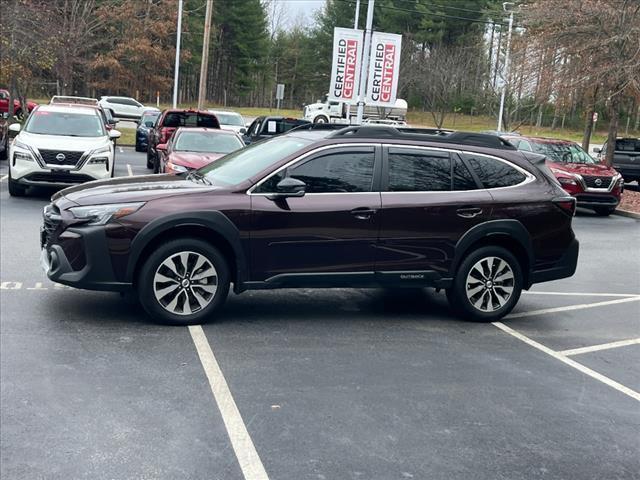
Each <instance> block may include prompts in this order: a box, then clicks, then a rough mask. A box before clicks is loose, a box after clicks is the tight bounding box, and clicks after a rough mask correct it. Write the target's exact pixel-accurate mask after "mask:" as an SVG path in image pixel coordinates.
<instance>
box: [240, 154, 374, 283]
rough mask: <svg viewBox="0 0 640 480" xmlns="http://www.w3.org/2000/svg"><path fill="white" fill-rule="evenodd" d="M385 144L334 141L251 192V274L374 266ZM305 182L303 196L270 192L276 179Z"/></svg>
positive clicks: (333, 274) (364, 270) (335, 272)
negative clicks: (273, 195)
mask: <svg viewBox="0 0 640 480" xmlns="http://www.w3.org/2000/svg"><path fill="white" fill-rule="evenodd" d="M379 170H380V147H379V146H376V145H373V144H358V145H353V146H348V147H346V146H334V147H333V146H332V147H328V148H327V147H324V148H321V149H319V150H316V151H315V152H314V153H311V154H305V155H304V156H303V157H302V158H300V160H298V161H297V162H294V163H292V164H290V166H289V167H287V168H284V169H281V170H280V171H279V172H277V173H275V174H273V175H272V176H270V177H268V178H267V179H265V180H264V181H263V182H262V183H259V184H258V186H257V187H256V188H255V189H254V190H253V192H252V193H251V205H252V216H253V222H252V223H253V228H252V232H251V258H252V269H251V270H252V280H256V281H263V280H266V279H269V278H272V277H275V276H277V275H283V274H288V275H295V276H296V277H297V279H298V280H301V278H302V277H303V276H306V278H310V279H317V278H320V277H321V276H324V278H327V277H328V276H329V277H330V278H329V279H330V280H335V279H336V278H337V277H338V276H339V274H363V275H367V274H368V275H371V276H372V274H373V266H374V256H375V246H376V242H377V238H378V229H379V210H380V206H381V204H380V192H379V191H378V184H379ZM285 177H293V178H297V179H299V180H302V181H304V182H305V183H306V185H307V189H306V192H307V193H306V194H305V195H304V196H303V197H290V198H287V199H279V200H271V199H269V193H273V192H275V191H276V185H277V183H278V182H279V181H280V180H282V179H284V178H285Z"/></svg>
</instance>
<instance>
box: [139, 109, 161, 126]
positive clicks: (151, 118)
mask: <svg viewBox="0 0 640 480" xmlns="http://www.w3.org/2000/svg"><path fill="white" fill-rule="evenodd" d="M159 116H160V112H156V113H145V114H144V115H142V118H141V119H140V123H141V124H142V125H146V122H153V123H156V120H157V119H158V117H159Z"/></svg>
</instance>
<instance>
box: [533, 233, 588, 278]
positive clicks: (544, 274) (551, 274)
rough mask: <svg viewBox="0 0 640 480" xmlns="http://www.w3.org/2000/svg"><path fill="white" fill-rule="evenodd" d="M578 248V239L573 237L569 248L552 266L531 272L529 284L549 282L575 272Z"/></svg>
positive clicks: (569, 275)
mask: <svg viewBox="0 0 640 480" xmlns="http://www.w3.org/2000/svg"><path fill="white" fill-rule="evenodd" d="M579 250H580V243H579V242H578V239H576V238H574V239H573V240H572V241H571V243H570V244H569V248H568V249H567V251H566V252H565V254H564V255H563V256H562V257H561V258H560V260H559V261H558V262H557V263H556V264H555V265H554V266H553V267H551V268H546V269H544V270H537V271H533V272H531V275H530V277H529V283H530V285H529V286H531V284H534V283H542V282H550V281H551V280H558V279H560V278H567V277H571V276H572V275H573V274H574V273H576V268H577V266H578V252H579Z"/></svg>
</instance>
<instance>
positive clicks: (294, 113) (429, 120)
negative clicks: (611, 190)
mask: <svg viewBox="0 0 640 480" xmlns="http://www.w3.org/2000/svg"><path fill="white" fill-rule="evenodd" d="M34 101H36V102H38V103H48V102H49V100H48V99H36V100H34ZM170 107H171V104H169V103H161V104H160V107H159V108H160V109H161V110H163V109H165V108H170ZM196 107H197V103H195V102H194V103H182V104H179V105H178V108H196ZM204 108H205V109H207V108H211V109H220V110H235V111H237V112H239V113H240V114H241V115H243V116H246V117H258V116H260V115H282V116H285V117H295V118H298V117H301V116H302V110H292V109H280V110H276V109H275V108H256V107H223V106H220V105H217V104H214V103H205V107H204ZM407 122H408V123H409V124H410V125H411V126H414V127H427V126H434V122H433V117H432V116H431V113H429V112H423V111H417V110H411V111H409V112H408V114H407ZM443 127H444V128H448V129H452V130H466V131H471V132H479V131H482V130H495V128H496V119H495V118H494V117H491V116H487V115H473V116H471V115H460V114H456V115H454V114H448V115H447V116H446V118H445V121H444V125H443ZM116 128H117V127H116ZM119 130H120V131H121V132H122V137H121V138H120V140H118V143H119V144H120V145H134V144H135V130H134V129H129V128H121V129H119ZM517 132H519V133H520V134H522V135H528V136H541V137H551V138H561V139H566V140H573V141H575V142H581V141H582V131H580V130H575V129H569V128H565V129H559V128H558V129H555V130H552V129H551V128H550V127H541V128H537V127H535V126H530V125H522V126H520V127H519V128H518V129H517ZM629 134H630V135H631V136H640V132H629ZM606 138H607V130H606V128H605V129H599V130H597V131H596V132H594V134H593V136H592V137H591V143H596V144H598V143H604V141H605V140H606Z"/></svg>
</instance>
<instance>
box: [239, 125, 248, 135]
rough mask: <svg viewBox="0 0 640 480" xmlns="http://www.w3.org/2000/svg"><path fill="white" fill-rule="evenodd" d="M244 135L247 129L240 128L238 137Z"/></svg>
mask: <svg viewBox="0 0 640 480" xmlns="http://www.w3.org/2000/svg"><path fill="white" fill-rule="evenodd" d="M245 133H247V129H246V128H244V127H242V128H241V129H240V135H244V134H245Z"/></svg>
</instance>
